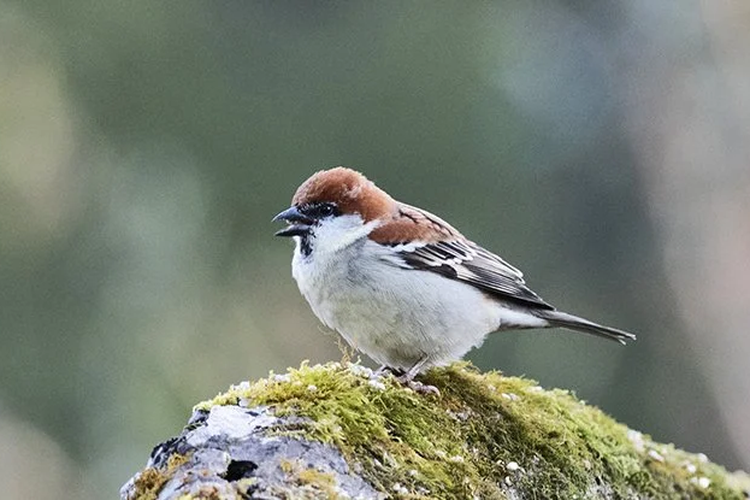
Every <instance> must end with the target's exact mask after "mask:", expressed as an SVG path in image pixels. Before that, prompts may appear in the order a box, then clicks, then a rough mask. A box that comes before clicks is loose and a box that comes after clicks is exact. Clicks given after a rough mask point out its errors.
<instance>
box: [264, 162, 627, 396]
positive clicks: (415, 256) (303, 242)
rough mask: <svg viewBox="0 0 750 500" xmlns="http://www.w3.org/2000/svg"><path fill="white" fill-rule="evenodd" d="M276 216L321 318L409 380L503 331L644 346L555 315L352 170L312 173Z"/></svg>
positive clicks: (517, 280)
mask: <svg viewBox="0 0 750 500" xmlns="http://www.w3.org/2000/svg"><path fill="white" fill-rule="evenodd" d="M273 220H274V221H285V222H287V224H288V225H287V226H286V227H285V228H284V229H281V230H280V231H278V232H277V233H276V236H284V237H292V238H293V239H294V241H295V248H294V255H293V258H292V275H293V277H294V279H295V280H296V281H297V285H298V287H299V290H300V292H301V293H302V295H303V296H304V297H305V299H306V300H307V302H308V303H309V304H310V307H311V308H312V310H313V312H314V313H315V315H316V316H317V317H318V319H320V321H321V322H323V323H324V324H325V325H326V326H327V327H329V328H331V329H333V330H336V331H337V332H338V333H339V334H340V335H341V336H342V337H343V338H344V339H345V340H346V341H347V343H349V344H350V345H351V346H352V347H353V348H355V349H356V350H358V351H360V352H362V353H364V354H366V355H367V356H369V357H370V358H372V359H373V360H374V361H376V362H377V363H380V364H381V365H382V366H381V370H385V369H388V370H391V371H394V372H396V373H400V374H402V375H401V379H402V381H405V382H409V381H412V380H413V379H414V377H415V376H416V375H417V374H419V373H420V372H422V371H423V370H426V369H428V368H430V367H434V366H441V365H445V364H448V363H450V362H452V361H455V360H458V359H461V358H462V357H463V356H464V355H465V354H466V353H467V352H468V351H469V350H470V349H472V348H474V347H478V346H480V345H481V344H482V343H483V342H484V340H485V338H486V337H487V335H489V334H490V333H492V332H496V331H503V330H515V329H528V328H553V327H562V328H567V329H569V330H574V331H577V332H584V333H589V334H593V335H598V336H600V337H604V338H607V339H611V340H615V341H617V342H620V343H622V344H625V341H626V340H635V335H633V334H632V333H628V332H626V331H623V330H618V329H616V328H611V327H608V326H603V325H600V324H597V323H594V322H593V321H589V320H587V319H584V318H580V317H578V316H574V315H572V314H568V313H565V312H562V311H558V310H557V309H555V308H554V307H553V306H551V305H550V304H548V303H547V302H545V301H544V300H542V299H541V298H540V297H539V295H537V294H536V293H534V292H533V291H532V290H531V289H530V288H529V287H527V286H526V283H525V281H524V279H523V274H522V273H521V271H519V270H518V269H517V268H515V267H513V266H512V265H510V264H508V263H507V262H506V261H505V260H503V259H502V258H501V257H499V256H498V255H496V254H494V253H492V252H490V251H489V250H486V249H485V248H482V247H481V246H479V245H477V244H476V243H474V242H473V241H470V240H468V239H467V238H466V237H464V236H463V235H462V234H461V233H460V232H458V230H456V229H455V228H454V227H453V226H451V225H450V224H448V223H447V222H445V221H444V220H443V219H441V218H439V217H437V216H435V215H433V214H431V213H429V212H427V211H426V210H422V209H420V208H416V207H413V206H411V205H407V204H405V203H401V202H399V201H396V200H394V199H393V198H391V196H390V195H388V193H386V192H385V191H383V190H382V189H380V188H378V187H377V186H376V185H375V184H374V183H373V182H371V181H370V180H368V179H367V178H366V177H365V176H364V175H362V174H361V173H359V172H356V171H354V170H351V169H349V168H345V167H336V168H332V169H330V170H322V171H319V172H317V173H315V174H313V175H312V176H311V177H310V178H309V179H307V180H306V181H305V182H304V183H302V185H300V186H299V188H298V189H297V191H296V193H295V194H294V197H293V198H292V205H291V207H290V208H288V209H286V210H284V211H283V212H281V213H279V214H278V215H276V217H274V219H273Z"/></svg>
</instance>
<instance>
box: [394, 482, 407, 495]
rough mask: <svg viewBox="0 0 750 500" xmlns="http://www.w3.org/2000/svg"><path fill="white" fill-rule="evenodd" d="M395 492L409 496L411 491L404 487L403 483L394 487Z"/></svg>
mask: <svg viewBox="0 0 750 500" xmlns="http://www.w3.org/2000/svg"><path fill="white" fill-rule="evenodd" d="M393 491H395V492H396V493H398V494H399V495H408V494H409V490H408V489H406V487H404V485H402V484H401V483H396V484H394V485H393Z"/></svg>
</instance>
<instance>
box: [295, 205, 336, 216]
mask: <svg viewBox="0 0 750 500" xmlns="http://www.w3.org/2000/svg"><path fill="white" fill-rule="evenodd" d="M301 211H302V213H304V214H305V215H307V216H308V217H311V218H313V219H324V218H326V217H329V216H331V215H337V214H338V209H337V208H336V205H334V204H333V203H314V204H311V205H307V206H305V207H303V208H302V209H301Z"/></svg>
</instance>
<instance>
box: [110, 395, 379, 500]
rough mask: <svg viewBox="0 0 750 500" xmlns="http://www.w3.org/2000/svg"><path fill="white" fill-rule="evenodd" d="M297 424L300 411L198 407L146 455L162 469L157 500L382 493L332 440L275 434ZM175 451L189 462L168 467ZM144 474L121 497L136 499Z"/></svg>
mask: <svg viewBox="0 0 750 500" xmlns="http://www.w3.org/2000/svg"><path fill="white" fill-rule="evenodd" d="M300 423H301V419H300V418H298V417H277V416H275V415H274V414H273V411H272V410H271V409H269V408H267V407H256V408H241V407H239V406H215V407H213V408H211V410H210V412H205V411H199V412H196V413H195V414H194V415H193V416H192V418H191V419H190V421H189V422H188V425H187V426H185V428H184V429H183V431H182V433H181V434H180V435H179V436H176V437H173V438H171V439H169V440H167V441H165V442H164V443H161V444H159V445H158V446H156V447H155V448H154V450H153V452H152V453H151V457H150V458H149V460H148V463H147V466H146V470H147V471H148V470H152V471H153V470H156V471H161V472H164V473H165V477H166V482H165V483H164V485H163V486H162V487H161V489H160V491H159V494H158V497H157V499H158V500H167V499H172V498H178V497H180V496H181V495H185V494H188V495H192V496H194V497H199V498H200V497H201V496H211V498H231V499H236V498H254V499H255V498H257V499H273V498H310V499H315V498H330V497H331V496H336V497H337V498H352V499H363V500H367V499H382V498H385V497H384V495H383V494H382V493H378V492H377V491H376V490H375V489H374V488H373V487H372V486H371V485H370V484H369V483H368V482H367V481H365V480H364V479H363V478H362V477H360V476H359V475H357V474H356V473H354V472H353V471H351V470H350V467H349V465H348V464H347V463H346V461H345V460H344V457H343V456H342V455H341V453H340V452H339V450H337V449H336V448H334V447H333V446H330V445H327V444H323V443H319V442H315V441H307V440H304V439H302V438H299V439H298V438H292V437H287V436H280V435H279V433H280V432H283V430H284V429H294V428H299V425H300ZM175 454H176V455H179V456H182V457H186V461H185V462H184V463H182V464H181V465H179V466H177V467H176V468H174V469H173V470H168V469H169V465H168V464H169V458H170V457H172V456H173V455H175ZM310 472H312V474H311V473H310ZM144 473H145V471H142V472H140V473H138V474H137V475H136V476H134V477H133V478H131V479H130V481H128V482H127V483H126V484H125V485H124V486H123V487H122V489H121V490H120V497H121V498H122V499H123V500H134V499H136V496H135V495H136V490H137V488H136V482H137V481H138V480H139V478H140V477H141V475H142V474H144ZM300 473H302V475H300ZM311 478H312V479H311ZM314 478H324V481H320V482H317V481H315V480H314Z"/></svg>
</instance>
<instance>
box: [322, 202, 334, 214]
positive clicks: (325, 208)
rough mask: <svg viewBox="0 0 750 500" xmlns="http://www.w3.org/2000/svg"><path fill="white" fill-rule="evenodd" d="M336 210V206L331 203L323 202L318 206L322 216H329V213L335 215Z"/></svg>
mask: <svg viewBox="0 0 750 500" xmlns="http://www.w3.org/2000/svg"><path fill="white" fill-rule="evenodd" d="M335 212H336V207H334V206H333V205H332V204H331V203H323V204H322V205H320V207H318V213H319V214H320V215H321V216H322V217H328V216H329V215H333V214H334V213H335Z"/></svg>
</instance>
